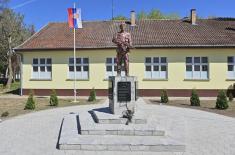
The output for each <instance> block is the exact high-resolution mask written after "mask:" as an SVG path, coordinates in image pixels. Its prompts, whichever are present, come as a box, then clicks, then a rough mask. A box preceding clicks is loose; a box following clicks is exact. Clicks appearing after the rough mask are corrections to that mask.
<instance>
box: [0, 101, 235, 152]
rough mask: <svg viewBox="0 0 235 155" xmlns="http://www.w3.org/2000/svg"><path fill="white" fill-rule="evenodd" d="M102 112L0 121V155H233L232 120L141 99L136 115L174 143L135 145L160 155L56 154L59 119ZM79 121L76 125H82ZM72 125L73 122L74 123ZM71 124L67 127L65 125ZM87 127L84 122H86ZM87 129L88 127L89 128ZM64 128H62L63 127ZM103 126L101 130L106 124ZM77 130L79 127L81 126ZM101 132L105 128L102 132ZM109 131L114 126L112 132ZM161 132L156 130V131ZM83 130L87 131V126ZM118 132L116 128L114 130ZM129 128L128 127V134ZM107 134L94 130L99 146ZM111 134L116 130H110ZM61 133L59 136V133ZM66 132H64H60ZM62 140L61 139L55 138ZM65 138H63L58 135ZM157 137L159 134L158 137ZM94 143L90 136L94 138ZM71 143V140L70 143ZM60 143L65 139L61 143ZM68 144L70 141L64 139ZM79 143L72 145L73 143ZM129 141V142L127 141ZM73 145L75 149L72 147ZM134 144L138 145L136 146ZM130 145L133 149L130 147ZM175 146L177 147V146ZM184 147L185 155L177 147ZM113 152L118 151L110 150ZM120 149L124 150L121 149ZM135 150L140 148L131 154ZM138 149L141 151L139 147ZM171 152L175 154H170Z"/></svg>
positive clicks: (62, 111)
mask: <svg viewBox="0 0 235 155" xmlns="http://www.w3.org/2000/svg"><path fill="white" fill-rule="evenodd" d="M103 107H108V100H106V102H105V103H104V104H102V105H85V106H77V107H67V108H58V109H55V110H45V111H41V112H36V113H32V114H26V115H23V116H19V117H15V118H13V119H10V120H7V121H3V122H2V123H1V124H0V132H1V133H4V134H0V139H1V141H0V146H1V147H0V154H4V155H5V154H6V155H8V154H9V155H13V154H24V155H31V154H48V155H51V154H58V155H60V154H61V155H64V154H87V155H90V154H98V155H101V154H110V153H112V154H115V155H116V154H126V155H129V154H133V155H134V154H137V155H142V154H146V155H150V154H154V155H155V154H156V155H158V154H159V155H182V154H184V155H198V154H209V155H210V154H213V155H221V154H225V155H233V154H235V141H234V139H235V134H234V130H235V119H234V118H230V117H226V116H222V115H217V114H213V113H208V112H204V111H199V110H193V109H185V108H176V107H170V106H164V105H162V106H161V105H151V104H146V103H145V102H144V101H143V99H142V98H140V99H139V100H138V102H137V107H138V109H139V110H140V111H143V112H144V113H145V114H146V117H145V118H147V119H148V121H151V122H153V123H154V124H157V125H156V126H155V127H156V128H155V129H156V130H159V131H161V130H163V129H164V131H165V135H166V136H167V137H168V138H174V139H175V140H174V141H170V140H169V141H168V140H165V139H162V138H161V135H156V136H155V138H154V140H153V139H152V138H151V137H149V136H141V139H139V143H141V142H145V141H147V142H148V143H149V144H150V143H155V144H156V143H159V144H160V143H162V144H164V145H165V146H168V145H169V147H164V146H162V145H161V146H160V147H158V148H155V149H158V151H163V152H146V151H134V152H133V151H123V150H122V151H121V150H119V151H114V150H115V147H110V149H114V150H113V151H112V152H110V151H107V150H102V149H104V146H97V147H94V148H93V147H92V148H91V147H89V146H84V149H82V150H79V149H78V148H77V146H65V147H67V149H65V150H60V149H56V148H57V147H58V146H57V145H58V143H60V140H61V139H60V138H61V137H62V136H64V135H60V137H58V136H59V133H60V128H61V123H62V119H63V118H64V117H65V118H68V117H73V116H74V115H79V116H80V117H84V118H81V119H85V120H87V121H89V119H90V117H89V115H88V111H90V110H92V109H99V108H103ZM82 121H84V120H81V124H84V122H82ZM75 122H76V120H75ZM64 123H68V125H75V124H73V123H74V121H73V120H71V122H66V121H64ZM70 123H71V124H70ZM88 123H89V122H88ZM90 123H91V122H90ZM63 125H65V124H63ZM106 125H107V124H106ZM81 127H82V126H81ZM106 127H107V126H106ZM114 127H115V126H114ZM160 127H162V128H160ZM74 128H75V131H70V132H69V133H67V136H68V137H67V138H69V136H70V135H73V134H77V136H79V135H78V133H77V130H76V129H77V127H74ZM86 128H87V129H88V128H89V124H87V126H86ZM98 128H99V127H94V128H92V129H98ZM120 128H121V127H120ZM131 128H132V126H130V127H129V129H131ZM105 129H107V128H100V131H101V132H100V133H99V134H100V135H99V136H101V137H104V138H102V139H99V140H104V141H103V143H105V140H108V138H107V137H106V136H105V135H101V134H104V132H103V131H104V130H105ZM116 129H117V128H116ZM62 130H64V129H63V128H62ZM65 130H66V129H65ZM61 134H63V133H61ZM64 134H66V133H64ZM159 134H163V133H161V132H159ZM85 137H93V135H85ZM94 137H96V136H94ZM110 137H112V138H111V139H110V141H111V142H110V144H111V143H116V144H120V143H121V142H122V141H121V140H120V139H119V140H120V141H117V138H118V136H117V135H111V136H110ZM70 138H76V137H70ZM105 138H107V139H105ZM62 140H65V139H62ZM70 140H72V139H70ZM76 140H77V142H78V141H79V138H78V139H75V141H76ZM129 140H130V139H129ZM77 142H76V143H77ZM96 142H97V141H96V140H95V139H94V138H93V139H89V138H88V139H85V140H84V141H82V143H84V144H95V143H96ZM136 142H138V141H136ZM133 144H134V143H133ZM170 144H173V145H174V144H177V146H175V147H174V146H170ZM179 144H180V145H179ZM182 144H183V145H185V151H184V152H181V151H182V150H183V148H182V147H178V146H181V145H182ZM116 146H118V145H116ZM69 147H70V148H73V147H75V148H76V150H69ZM166 148H167V149H170V150H172V151H173V152H171V151H170V152H165V151H164V149H166ZM90 149H101V151H97V150H96V151H88V150H90ZM120 149H124V150H126V149H129V148H127V145H125V146H124V147H122V148H120ZM137 149H141V148H137ZM142 149H143V147H142ZM174 151H176V152H174Z"/></svg>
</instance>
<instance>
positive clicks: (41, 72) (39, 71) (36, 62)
mask: <svg viewBox="0 0 235 155" xmlns="http://www.w3.org/2000/svg"><path fill="white" fill-rule="evenodd" d="M51 64H52V61H51V58H33V65H32V67H33V72H32V78H33V79H51V72H52V67H51Z"/></svg>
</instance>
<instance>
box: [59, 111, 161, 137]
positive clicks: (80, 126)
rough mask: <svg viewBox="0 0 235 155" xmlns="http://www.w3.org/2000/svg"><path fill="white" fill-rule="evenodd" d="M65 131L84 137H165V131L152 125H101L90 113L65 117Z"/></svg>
mask: <svg viewBox="0 0 235 155" xmlns="http://www.w3.org/2000/svg"><path fill="white" fill-rule="evenodd" d="M63 127H64V131H66V132H71V131H73V132H75V133H77V134H82V135H121V136H128V135H129V136H164V135H165V131H164V130H163V129H159V128H158V127H156V126H154V125H152V124H144V125H143V124H131V123H130V124H129V125H125V124H99V123H95V122H94V121H93V119H92V117H91V116H90V114H89V113H88V112H86V113H82V114H79V115H78V114H70V115H67V116H65V117H64V121H63Z"/></svg>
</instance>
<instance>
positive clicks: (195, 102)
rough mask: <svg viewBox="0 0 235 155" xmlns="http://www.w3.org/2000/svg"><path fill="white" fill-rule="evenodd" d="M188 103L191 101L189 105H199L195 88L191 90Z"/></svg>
mask: <svg viewBox="0 0 235 155" xmlns="http://www.w3.org/2000/svg"><path fill="white" fill-rule="evenodd" d="M190 103H191V106H200V99H199V96H198V94H197V91H196V90H195V89H193V90H192V93H191V97H190Z"/></svg>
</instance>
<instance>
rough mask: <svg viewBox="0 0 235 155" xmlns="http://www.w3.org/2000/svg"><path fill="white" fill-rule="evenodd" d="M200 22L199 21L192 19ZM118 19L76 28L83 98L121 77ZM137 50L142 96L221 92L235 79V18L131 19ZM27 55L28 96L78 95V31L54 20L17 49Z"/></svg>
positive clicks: (134, 64) (134, 58) (133, 64)
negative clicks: (115, 38) (116, 36)
mask: <svg viewBox="0 0 235 155" xmlns="http://www.w3.org/2000/svg"><path fill="white" fill-rule="evenodd" d="M192 22H194V23H192ZM119 24H120V22H118V21H98V22H95V21H94V22H84V23H83V29H79V30H77V31H76V58H77V59H76V62H77V64H76V74H77V75H76V76H77V82H76V87H77V90H78V96H83V95H89V92H90V89H92V88H95V89H96V92H97V95H102V96H105V95H107V93H108V91H107V89H108V81H107V78H108V76H115V75H116V64H115V56H116V51H115V45H114V44H113V43H112V37H113V35H114V34H115V33H116V32H118V31H119V29H118V26H119ZM127 25H128V26H127V31H129V32H130V33H131V35H132V40H133V43H134V47H135V49H132V50H131V53H130V75H132V76H137V77H138V88H139V95H140V96H159V95H160V91H161V90H162V89H167V91H168V94H169V96H189V95H190V93H191V90H192V89H194V88H196V89H197V90H198V93H199V95H200V96H215V95H217V92H218V90H219V89H224V90H227V89H228V88H229V89H230V88H232V86H233V83H234V81H235V27H234V25H235V20H233V19H210V20H197V21H192V20H187V19H186V20H143V21H136V25H135V26H131V24H129V23H127ZM15 51H16V52H17V53H18V54H20V55H21V59H22V65H21V67H22V79H21V86H22V94H28V92H29V90H30V89H33V90H34V91H35V93H36V94H38V95H50V91H51V89H55V90H56V91H57V93H58V95H73V87H74V85H73V80H74V78H73V77H74V67H73V30H71V29H69V27H68V25H67V23H49V24H48V25H46V26H45V27H44V28H42V29H41V30H40V31H39V32H38V33H36V34H35V35H33V36H32V37H31V38H30V39H29V40H27V41H26V42H24V43H23V44H22V45H20V46H18V47H17V48H15Z"/></svg>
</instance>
